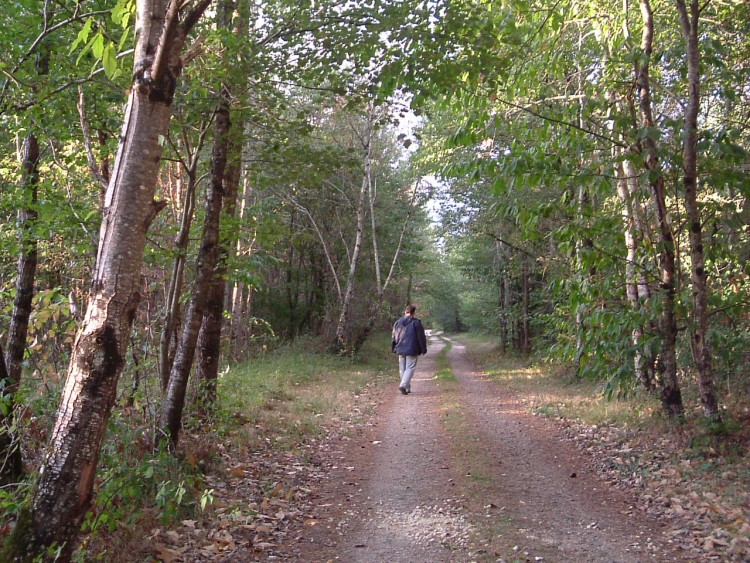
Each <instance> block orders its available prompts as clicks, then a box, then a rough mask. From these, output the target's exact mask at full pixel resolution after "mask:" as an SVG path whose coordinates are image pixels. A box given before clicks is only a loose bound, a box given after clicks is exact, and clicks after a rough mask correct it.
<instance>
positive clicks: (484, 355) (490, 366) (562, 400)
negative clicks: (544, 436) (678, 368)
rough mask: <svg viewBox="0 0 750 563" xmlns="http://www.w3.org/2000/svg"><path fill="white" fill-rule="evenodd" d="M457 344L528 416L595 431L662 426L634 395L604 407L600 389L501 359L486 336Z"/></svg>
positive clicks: (648, 402)
mask: <svg viewBox="0 0 750 563" xmlns="http://www.w3.org/2000/svg"><path fill="white" fill-rule="evenodd" d="M457 340H460V341H461V342H462V343H463V344H465V345H466V347H467V350H468V352H469V354H470V356H471V357H472V359H473V360H474V361H475V362H476V363H477V364H478V365H479V366H481V367H482V369H483V371H484V372H485V373H486V374H487V375H488V376H489V377H490V378H492V379H493V380H495V381H498V382H501V383H502V384H503V386H505V387H506V388H508V389H510V390H512V391H513V392H514V393H517V394H519V395H521V396H523V397H525V403H526V406H527V407H528V408H529V410H531V411H534V412H537V413H539V414H542V415H544V416H548V417H553V418H555V417H562V418H568V419H573V420H580V421H583V422H586V423H588V424H596V425H604V424H613V425H617V426H624V427H639V428H642V427H647V426H651V425H655V424H656V425H662V424H663V423H664V421H663V419H662V417H661V415H660V413H661V405H660V404H659V401H658V400H657V399H656V398H655V397H652V396H647V395H645V394H639V395H633V396H630V397H628V398H625V399H614V400H611V401H608V400H606V398H605V397H604V396H603V395H604V388H603V386H602V384H601V383H597V382H593V381H588V380H583V381H581V380H575V379H572V378H570V377H569V376H566V375H565V374H563V373H562V372H561V370H560V369H559V368H555V367H554V366H551V365H545V364H540V363H535V362H533V361H530V360H524V359H520V358H513V357H508V356H503V355H502V354H501V353H500V351H499V349H498V347H497V343H496V342H494V341H493V340H492V339H490V338H489V337H487V336H483V335H473V334H466V335H461V336H460V337H458V338H457Z"/></svg>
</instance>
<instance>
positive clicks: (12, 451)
mask: <svg viewBox="0 0 750 563" xmlns="http://www.w3.org/2000/svg"><path fill="white" fill-rule="evenodd" d="M13 385H14V381H13V380H12V379H11V378H10V376H9V375H8V370H7V369H6V368H5V353H4V352H3V347H2V346H0V407H1V408H0V486H1V487H5V486H7V485H12V484H13V483H17V482H18V480H19V479H20V477H21V475H23V459H22V458H21V447H20V443H19V441H18V432H16V430H15V427H16V425H15V424H14V422H15V412H16V409H15V404H14V403H15V401H14V394H13V393H11V392H9V391H8V390H9V389H11V388H12V387H13ZM6 412H7V414H5V413H6Z"/></svg>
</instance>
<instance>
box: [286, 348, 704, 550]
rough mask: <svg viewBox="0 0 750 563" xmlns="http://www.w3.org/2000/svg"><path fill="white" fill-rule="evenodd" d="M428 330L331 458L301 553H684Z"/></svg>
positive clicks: (460, 352)
mask: <svg viewBox="0 0 750 563" xmlns="http://www.w3.org/2000/svg"><path fill="white" fill-rule="evenodd" d="M451 344H452V345H451V347H450V351H449V352H448V354H447V357H448V360H449V362H450V365H451V368H452V373H453V376H454V377H455V380H452V379H451V378H447V379H438V378H437V377H436V371H437V363H436V359H437V358H438V356H439V353H440V351H441V350H442V349H443V347H444V346H445V341H443V340H440V339H436V338H432V339H431V342H430V351H429V353H428V354H427V356H425V357H423V358H421V359H420V361H419V365H418V367H417V374H416V375H415V379H414V381H413V385H412V388H413V393H412V394H411V395H408V396H403V395H401V394H400V393H398V389H397V376H395V375H394V384H393V386H392V390H391V389H388V394H387V396H386V397H385V399H384V401H383V403H382V404H381V407H380V410H379V413H378V415H377V417H376V419H377V421H378V422H377V423H376V424H375V425H374V426H373V427H372V428H371V430H370V431H369V432H368V433H367V434H366V435H363V436H358V437H355V438H354V439H352V440H351V441H350V442H349V443H348V445H347V446H346V447H345V448H343V449H342V451H341V453H340V458H339V459H338V460H332V461H331V463H330V466H329V467H328V478H327V479H326V480H325V482H324V484H323V485H322V487H321V490H320V492H319V499H318V503H317V506H318V508H317V512H316V514H315V518H314V519H311V521H309V522H308V525H307V526H305V531H304V533H303V535H302V536H301V537H300V538H298V542H299V544H298V548H295V549H296V551H297V557H298V558H299V559H300V560H305V561H346V562H386V561H388V562H431V563H434V562H438V561H446V562H448V561H450V562H460V561H467V562H468V561H508V562H510V561H548V562H549V561H571V562H572V561H575V562H584V561H592V562H594V561H595V562H636V561H689V560H690V557H689V556H687V555H685V554H683V553H681V552H680V550H679V548H678V547H676V546H672V545H671V544H670V543H669V542H667V541H666V540H665V539H664V534H663V530H662V528H661V527H660V525H659V524H658V523H657V522H654V521H651V520H649V519H647V518H646V517H645V516H644V515H643V514H642V513H640V512H638V511H636V510H634V509H633V508H632V506H631V502H630V500H631V499H629V498H627V496H625V495H623V493H621V492H619V491H615V490H612V489H610V488H609V487H608V486H607V485H606V483H604V482H602V481H600V480H599V479H598V478H597V476H596V475H594V474H593V473H590V472H589V471H588V470H587V467H588V465H589V464H588V460H587V458H586V456H585V455H584V454H582V453H581V452H578V451H576V450H575V449H574V448H572V447H571V445H570V444H569V443H565V442H562V441H560V440H559V439H558V438H557V437H556V430H555V428H554V425H553V424H552V423H550V422H548V421H546V420H544V419H541V418H539V417H535V416H532V415H529V414H527V413H526V412H524V410H523V409H522V408H521V407H520V404H519V399H518V398H516V397H512V396H509V395H507V394H505V393H504V391H503V389H501V388H499V386H498V385H497V384H496V383H494V382H492V381H489V380H488V379H486V378H485V377H483V376H482V375H481V374H479V373H476V372H475V371H474V370H473V369H472V366H471V365H470V363H469V361H468V359H467V357H466V353H465V350H464V349H463V347H462V346H460V345H459V344H457V343H451Z"/></svg>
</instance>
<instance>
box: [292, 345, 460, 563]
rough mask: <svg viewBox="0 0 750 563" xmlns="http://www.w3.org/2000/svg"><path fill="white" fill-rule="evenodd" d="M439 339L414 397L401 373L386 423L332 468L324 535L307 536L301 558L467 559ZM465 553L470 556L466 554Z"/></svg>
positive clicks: (320, 525) (370, 562)
mask: <svg viewBox="0 0 750 563" xmlns="http://www.w3.org/2000/svg"><path fill="white" fill-rule="evenodd" d="M442 347H443V344H442V342H441V341H439V340H435V339H432V340H431V341H430V343H429V352H428V354H427V355H426V356H423V357H422V358H420V360H419V363H418V366H417V371H416V373H415V376H414V379H413V380H412V391H413V392H412V393H411V394H410V395H408V396H403V395H401V394H400V393H399V392H398V374H397V367H396V366H394V369H395V370H396V374H395V375H394V378H393V385H392V386H389V388H388V390H387V393H388V398H387V399H386V402H385V404H384V405H383V406H382V412H380V413H379V419H380V420H381V421H382V422H380V423H379V424H378V425H377V426H376V427H375V429H374V430H373V431H372V432H371V433H370V434H369V435H368V437H367V439H366V441H365V440H364V439H363V440H360V446H359V447H357V445H356V444H353V445H352V447H349V448H347V451H346V452H344V455H343V458H342V459H341V460H340V463H339V464H337V465H336V466H335V467H333V468H331V470H332V471H331V478H330V483H329V485H328V486H327V487H326V490H324V491H321V510H320V513H319V514H318V522H317V525H316V528H317V529H314V530H313V529H310V528H308V529H307V530H306V532H305V533H304V534H303V537H302V540H301V542H302V551H301V552H300V554H299V555H300V560H305V561H330V560H336V561H346V562H352V563H375V562H378V563H380V562H384V561H390V562H394V563H395V562H410V563H411V562H414V563H418V562H425V563H427V562H432V563H435V562H446V563H447V562H453V561H467V560H468V559H467V556H466V553H465V551H464V549H463V547H462V546H463V545H465V543H466V542H467V541H468V537H469V534H470V530H471V526H470V524H469V523H468V521H467V519H466V517H465V514H464V513H465V510H464V508H463V506H462V501H461V499H459V498H457V494H458V490H459V488H458V487H456V486H455V484H456V483H455V482H456V476H455V474H454V473H453V472H452V470H451V464H450V459H449V457H448V455H449V448H448V445H447V443H446V441H445V439H444V436H443V433H442V431H441V427H440V423H439V420H438V417H439V410H440V389H439V387H438V384H437V382H436V380H435V371H436V363H435V356H436V355H437V354H438V353H439V351H440V349H442ZM462 552H463V553H462Z"/></svg>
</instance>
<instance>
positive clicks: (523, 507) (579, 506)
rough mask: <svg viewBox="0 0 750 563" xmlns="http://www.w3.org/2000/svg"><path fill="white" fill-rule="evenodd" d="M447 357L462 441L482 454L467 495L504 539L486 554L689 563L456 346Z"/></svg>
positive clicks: (583, 460) (584, 458) (625, 562)
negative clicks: (477, 477) (478, 498)
mask: <svg viewBox="0 0 750 563" xmlns="http://www.w3.org/2000/svg"><path fill="white" fill-rule="evenodd" d="M448 357H449V360H450V362H451V365H452V369H453V373H454V375H455V377H456V379H457V381H458V386H459V391H458V394H459V396H460V404H461V405H462V409H463V411H464V412H463V421H464V425H465V426H468V428H466V430H467V431H468V435H469V436H470V437H469V438H468V440H473V441H476V442H478V443H480V444H481V448H480V450H479V451H482V452H484V454H485V455H484V458H483V459H480V460H478V462H477V463H478V464H479V465H480V466H481V467H480V471H482V472H483V475H482V483H481V484H480V485H478V486H475V489H479V490H480V491H481V495H482V503H483V504H484V509H485V516H486V517H487V518H490V519H495V520H496V521H503V522H505V523H504V525H503V526H502V527H501V528H502V532H503V533H504V535H506V537H496V538H494V539H490V540H489V541H490V543H491V544H493V546H492V547H493V549H494V550H496V551H499V553H502V554H508V553H510V554H511V555H513V554H516V557H518V558H519V559H520V560H524V559H527V560H531V561H534V560H544V561H560V562H563V561H570V562H607V563H610V562H611V563H618V562H622V563H630V562H638V561H688V560H689V558H688V557H687V556H685V555H684V554H683V553H682V552H681V551H680V550H679V548H678V547H676V546H673V545H671V544H670V543H669V542H668V541H667V540H666V539H665V538H664V535H663V531H662V528H661V527H660V526H659V524H658V523H657V522H655V521H651V520H648V519H646V518H645V517H644V516H643V515H642V514H641V513H639V512H637V511H636V510H635V509H634V508H633V506H632V504H631V502H632V501H631V499H629V498H627V496H626V495H625V494H623V493H622V492H620V491H617V490H614V489H611V488H610V487H608V485H607V483H605V482H603V481H601V480H600V479H599V478H598V477H597V475H596V474H595V473H593V472H591V471H589V469H588V467H589V461H590V460H589V459H588V458H587V456H585V455H584V454H582V453H581V452H578V451H577V450H575V448H571V447H570V446H569V445H567V444H564V443H563V442H561V441H560V440H559V439H558V438H556V436H555V435H556V433H557V431H556V428H555V426H554V424H553V423H552V422H551V421H547V420H544V419H541V418H539V417H536V416H533V415H530V414H528V413H527V412H525V409H524V408H523V406H522V405H521V404H520V403H519V401H518V399H517V398H514V397H512V396H510V395H509V394H507V393H504V392H503V390H502V388H501V387H500V385H499V384H497V383H495V382H492V381H490V380H489V379H488V378H486V377H485V376H483V375H482V374H481V373H478V372H476V371H475V370H474V369H473V367H472V365H471V364H470V362H469V360H468V358H467V355H466V351H465V348H464V347H463V346H461V345H459V344H457V343H453V347H452V348H451V350H450V352H449V354H448ZM456 455H457V457H460V456H461V452H460V451H457V452H456ZM469 457H471V456H469ZM464 471H466V469H465V468H464ZM470 471H471V470H470V469H469V470H468V472H466V473H465V475H466V476H467V477H469V478H470V477H471V475H470V474H469V473H470ZM485 473H486V474H485ZM514 547H515V548H516V550H515V551H514V550H513V548H514ZM509 559H510V557H509Z"/></svg>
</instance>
